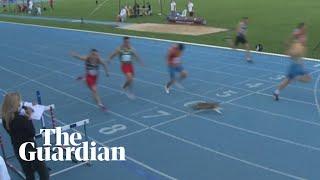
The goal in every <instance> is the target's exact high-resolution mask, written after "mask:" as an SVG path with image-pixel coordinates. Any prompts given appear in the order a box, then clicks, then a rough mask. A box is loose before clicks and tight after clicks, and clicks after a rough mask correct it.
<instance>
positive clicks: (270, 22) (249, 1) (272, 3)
mask: <svg viewBox="0 0 320 180" xmlns="http://www.w3.org/2000/svg"><path fill="white" fill-rule="evenodd" d="M133 2H134V0H121V5H125V4H128V5H133ZM137 2H139V3H140V4H142V3H143V0H137ZM146 2H148V0H146ZM149 2H151V4H152V6H153V12H154V15H153V16H150V17H139V18H132V19H128V22H130V23H142V22H156V23H166V20H165V16H158V15H157V14H158V12H160V6H159V4H158V0H150V1H149ZM186 2H187V0H177V6H178V9H179V10H182V9H183V8H184V7H185V4H186ZM99 3H100V6H99V7H97V6H96V4H95V0H56V2H55V10H54V11H47V12H45V13H44V15H45V16H53V17H65V18H77V19H78V18H80V17H83V18H84V19H94V20H104V21H114V20H115V17H116V14H117V13H118V9H119V8H118V7H119V4H118V3H119V1H118V0H106V1H104V0H99ZM169 3H170V0H163V10H164V14H167V13H168V10H169ZM194 4H195V10H196V14H197V15H198V16H202V17H204V18H205V19H206V20H207V22H208V26H214V27H222V28H228V29H233V28H234V27H235V25H236V24H237V22H238V21H239V19H240V18H241V17H243V16H248V17H249V18H250V26H249V33H248V36H249V41H250V43H251V46H252V48H253V47H254V45H256V44H258V43H261V44H263V45H264V48H265V49H264V50H265V51H268V52H275V53H283V51H284V45H283V42H284V41H285V40H286V39H287V38H288V37H289V35H290V33H291V31H292V29H293V28H294V27H295V26H296V24H297V23H299V22H302V21H303V22H306V23H307V25H308V30H309V35H308V36H309V42H308V47H309V54H308V56H309V57H317V58H319V57H318V56H319V54H320V53H319V51H320V48H319V49H318V50H317V51H313V50H312V49H313V48H314V47H315V46H316V45H317V43H318V42H319V41H320V35H319V33H317V32H318V31H319V30H320V23H319V16H320V11H319V9H320V1H319V0H303V1H302V0H268V1H262V0H194ZM94 10H96V11H95V13H93V14H91V13H92V12H93V11H94ZM90 14H91V15H90ZM0 20H5V21H15V22H25V23H34V24H41V25H49V26H58V27H68V28H76V29H86V30H94V31H102V32H112V33H121V34H130V35H138V36H147V37H157V38H165V39H173V40H182V41H188V42H195V43H204V44H214V45H220V46H227V43H226V42H225V40H224V38H225V37H226V36H227V33H218V34H211V35H203V36H182V35H168V34H159V33H151V32H150V33H141V32H134V31H125V30H119V29H114V28H112V27H108V26H101V25H88V24H85V25H79V24H71V23H57V22H46V21H39V20H19V19H14V18H2V17H0Z"/></svg>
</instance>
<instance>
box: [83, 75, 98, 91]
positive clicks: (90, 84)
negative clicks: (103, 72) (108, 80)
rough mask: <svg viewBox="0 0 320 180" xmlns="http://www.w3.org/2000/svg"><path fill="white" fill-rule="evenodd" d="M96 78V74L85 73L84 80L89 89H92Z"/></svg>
mask: <svg viewBox="0 0 320 180" xmlns="http://www.w3.org/2000/svg"><path fill="white" fill-rule="evenodd" d="M97 79H98V76H97V75H90V74H87V75H86V82H87V85H88V87H89V88H90V89H92V88H93V87H94V86H96V85H97Z"/></svg>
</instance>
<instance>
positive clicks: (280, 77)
mask: <svg viewBox="0 0 320 180" xmlns="http://www.w3.org/2000/svg"><path fill="white" fill-rule="evenodd" d="M283 78H285V76H284V75H277V76H275V77H269V79H270V80H276V81H279V80H281V79H283Z"/></svg>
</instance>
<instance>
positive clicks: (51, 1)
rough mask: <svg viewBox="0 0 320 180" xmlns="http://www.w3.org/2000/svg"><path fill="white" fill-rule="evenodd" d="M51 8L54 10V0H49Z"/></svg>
mask: <svg viewBox="0 0 320 180" xmlns="http://www.w3.org/2000/svg"><path fill="white" fill-rule="evenodd" d="M49 5H50V8H51V9H52V10H53V0H49Z"/></svg>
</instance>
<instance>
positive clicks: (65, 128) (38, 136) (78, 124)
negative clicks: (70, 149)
mask: <svg viewBox="0 0 320 180" xmlns="http://www.w3.org/2000/svg"><path fill="white" fill-rule="evenodd" d="M36 94H37V102H38V104H39V105H41V104H42V102H41V95H40V92H39V91H37V93H36ZM54 108H55V106H54V105H50V106H48V109H47V110H49V111H50V115H49V116H50V119H51V126H50V128H52V129H55V128H56V127H57V122H56V119H55V115H54ZM89 122H90V121H89V119H85V120H82V121H78V122H76V123H72V124H69V125H64V126H62V127H61V130H62V132H65V131H68V130H73V131H77V130H76V128H78V127H83V134H84V138H85V141H88V136H87V127H86V126H87V125H88V124H89ZM41 127H42V129H45V128H46V127H47V126H46V123H45V119H44V117H43V116H42V117H41ZM51 135H54V134H53V133H52V134H51ZM35 139H41V140H43V139H44V134H40V133H39V134H36V135H35ZM62 148H63V147H62ZM0 150H1V153H2V156H3V159H4V161H5V163H6V165H7V167H8V168H10V169H11V170H12V171H13V172H14V173H16V174H17V175H18V176H19V177H21V178H22V179H25V175H24V173H23V172H22V171H21V170H20V169H19V168H17V167H15V166H14V165H13V164H12V163H10V160H11V159H13V158H15V155H11V156H8V155H7V153H6V150H5V145H4V141H3V138H2V135H1V134H0ZM72 155H73V157H74V154H72ZM73 162H74V163H78V162H79V161H77V160H75V159H74V158H73ZM82 165H87V166H90V165H91V162H90V161H84V162H81V163H79V164H77V165H74V166H72V167H70V168H67V169H64V170H61V171H58V172H55V173H52V174H50V176H54V175H58V174H61V173H63V172H66V171H68V170H70V169H73V168H76V167H79V166H82ZM49 170H51V168H49Z"/></svg>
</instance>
